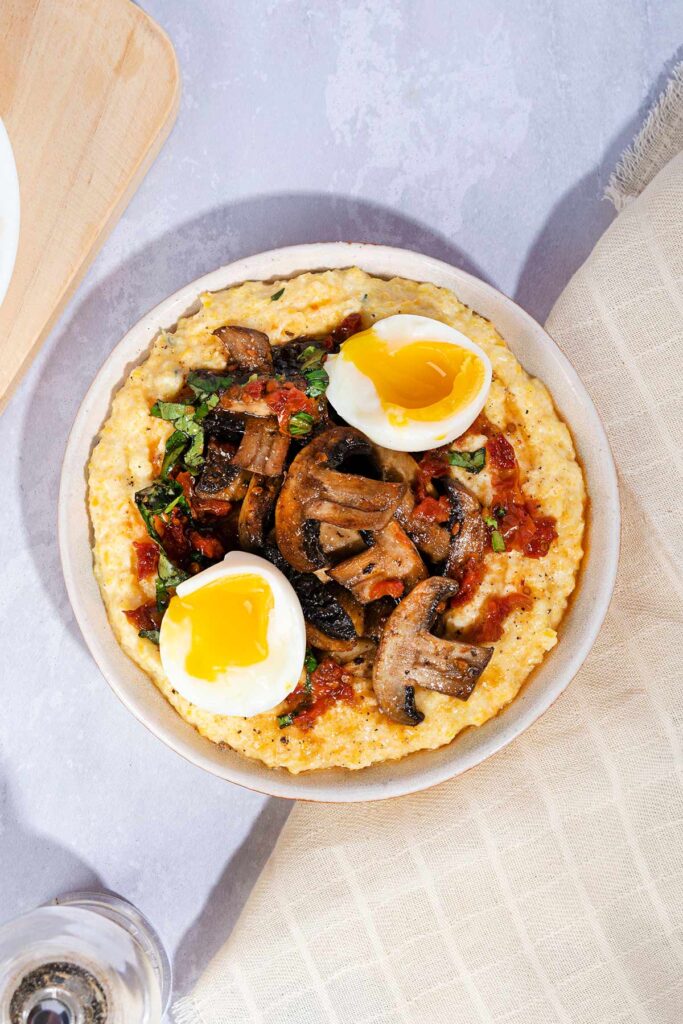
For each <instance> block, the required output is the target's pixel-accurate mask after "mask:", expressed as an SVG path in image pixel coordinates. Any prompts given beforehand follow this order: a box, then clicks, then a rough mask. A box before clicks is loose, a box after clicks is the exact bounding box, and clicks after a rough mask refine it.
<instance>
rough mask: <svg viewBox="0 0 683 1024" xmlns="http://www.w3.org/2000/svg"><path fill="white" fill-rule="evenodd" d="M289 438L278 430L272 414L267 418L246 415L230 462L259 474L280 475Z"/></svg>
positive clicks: (283, 466)
mask: <svg viewBox="0 0 683 1024" xmlns="http://www.w3.org/2000/svg"><path fill="white" fill-rule="evenodd" d="M289 440H290V439H289V438H288V437H287V436H286V435H285V434H281V433H280V431H279V430H278V425H277V420H276V419H275V417H274V416H272V417H271V418H270V419H267V420H264V419H253V418H252V417H251V416H247V417H246V422H245V427H244V436H243V438H242V441H241V443H240V446H239V448H238V449H237V452H236V454H235V457H234V459H233V460H232V464H233V466H237V467H238V468H239V469H248V470H249V471H250V472H251V473H259V474H261V476H280V475H281V474H282V471H283V469H284V468H285V459H286V458H287V452H288V450H289Z"/></svg>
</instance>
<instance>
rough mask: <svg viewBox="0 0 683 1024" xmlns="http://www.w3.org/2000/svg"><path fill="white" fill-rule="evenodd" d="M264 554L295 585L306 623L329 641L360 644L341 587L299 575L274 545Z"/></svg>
mask: <svg viewBox="0 0 683 1024" xmlns="http://www.w3.org/2000/svg"><path fill="white" fill-rule="evenodd" d="M262 554H263V556H264V557H265V558H267V559H268V561H270V562H272V563H273V565H275V566H277V568H278V569H279V570H280V571H281V572H282V573H284V575H285V576H286V577H287V579H288V580H289V582H290V583H291V584H292V587H293V588H294V591H295V593H296V596H297V597H298V598H299V602H300V604H301V610H302V611H303V613H304V618H305V619H306V622H307V623H310V625H312V626H315V627H316V628H317V629H319V630H320V632H321V633H322V634H324V635H325V636H327V637H333V638H336V639H337V640H351V641H353V642H354V643H355V642H356V641H357V640H358V633H357V631H356V626H355V625H354V619H353V616H352V614H350V613H349V610H348V608H349V606H348V602H346V600H345V598H347V597H348V596H349V595H348V594H346V593H345V592H344V590H343V589H342V588H341V587H338V586H337V584H336V583H323V582H322V580H319V579H318V577H317V576H316V575H314V574H313V573H304V572H297V570H296V569H293V568H292V566H291V565H290V564H289V562H288V561H287V560H286V559H285V558H283V557H282V555H281V554H280V552H279V551H278V549H277V548H276V546H275V545H274V544H266V546H265V547H264V548H263V551H262ZM345 605H346V607H345Z"/></svg>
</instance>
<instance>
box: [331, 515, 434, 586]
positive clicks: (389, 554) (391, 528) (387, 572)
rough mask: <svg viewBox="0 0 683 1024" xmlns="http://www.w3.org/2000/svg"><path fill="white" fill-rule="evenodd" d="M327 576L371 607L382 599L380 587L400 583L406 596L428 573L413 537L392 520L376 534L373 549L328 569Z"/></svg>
mask: <svg viewBox="0 0 683 1024" xmlns="http://www.w3.org/2000/svg"><path fill="white" fill-rule="evenodd" d="M328 575H329V576H331V577H332V579H333V580H336V581H337V583H341V585H342V586H343V587H346V588H347V589H348V590H350V591H351V593H352V594H353V595H354V597H356V598H357V599H358V600H359V601H360V602H361V604H368V602H369V601H374V600H376V599H377V598H378V597H381V596H382V595H381V594H379V593H377V586H378V584H380V583H384V582H387V581H389V580H391V581H393V580H399V581H400V582H401V583H403V588H404V589H403V593H406V594H407V593H408V591H410V590H412V589H413V587H414V586H415V584H416V583H419V581H420V580H423V579H425V577H426V576H427V569H426V568H425V565H424V562H423V561H422V559H421V558H420V555H419V554H418V551H417V548H416V547H415V545H414V544H413V542H412V541H411V539H410V537H408V535H407V534H406V533H405V532H404V531H403V530H402V529H401V527H400V526H399V525H398V523H397V522H396V521H395V520H392V521H391V522H390V523H388V524H387V525H386V526H385V527H384V529H383V530H380V531H379V532H378V533H376V534H374V544H373V545H372V547H370V548H368V549H367V550H366V551H362V552H361V553H360V554H359V555H355V556H354V557H353V558H349V559H347V561H346V562H342V563H341V564H340V565H337V566H335V567H334V569H329V570H328Z"/></svg>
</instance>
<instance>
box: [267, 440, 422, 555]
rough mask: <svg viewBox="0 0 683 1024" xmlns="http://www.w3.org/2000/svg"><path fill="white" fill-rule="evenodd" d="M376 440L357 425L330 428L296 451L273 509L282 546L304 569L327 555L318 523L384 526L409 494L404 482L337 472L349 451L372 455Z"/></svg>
mask: <svg viewBox="0 0 683 1024" xmlns="http://www.w3.org/2000/svg"><path fill="white" fill-rule="evenodd" d="M371 453H372V445H371V444H370V442H369V441H368V440H367V438H366V437H364V436H363V434H361V432H360V431H359V430H355V429H354V428H353V427H332V428H331V429H330V430H326V431H324V433H322V434H319V435H318V437H316V438H314V440H313V441H311V442H310V444H308V445H307V446H306V447H305V448H304V449H303V450H302V451H301V452H299V454H298V455H297V456H296V458H295V459H294V461H293V462H292V465H291V466H290V469H289V472H288V474H287V477H286V479H285V482H284V485H283V488H282V491H281V492H280V497H279V498H278V502H277V506H276V509H275V532H276V537H277V543H278V547H279V548H280V551H281V552H282V554H283V555H284V556H285V558H286V559H287V561H288V562H289V563H290V564H291V565H293V566H294V568H296V569H299V570H300V571H301V572H311V571H313V570H314V569H321V568H323V567H324V566H325V565H326V564H328V560H327V559H326V558H325V555H324V553H323V551H322V549H321V547H320V540H319V530H320V527H319V524H320V523H328V524H330V525H331V526H340V527H342V528H343V529H345V530H381V529H382V528H383V527H385V526H386V525H387V523H388V522H389V521H390V520H391V518H392V516H393V514H394V512H395V510H396V507H397V506H398V504H399V502H400V501H401V499H402V498H403V496H404V494H405V488H406V485H405V484H401V483H384V482H382V481H380V480H370V479H368V478H367V477H363V476H356V475H355V474H353V473H340V472H336V469H337V466H340V465H341V464H342V463H343V462H344V460H345V459H347V458H349V457H351V456H370V455H371Z"/></svg>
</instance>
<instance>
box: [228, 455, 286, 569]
mask: <svg viewBox="0 0 683 1024" xmlns="http://www.w3.org/2000/svg"><path fill="white" fill-rule="evenodd" d="M281 486H282V477H281V476H260V475H259V474H258V473H254V475H253V476H252V478H251V480H250V481H249V487H248V488H247V493H246V495H245V496H244V501H243V502H242V505H241V506H240V517H239V523H238V532H239V539H240V545H241V547H243V548H246V550H247V551H257V550H259V549H260V548H262V547H263V545H264V543H265V539H266V533H267V530H268V526H269V519H270V516H271V514H272V512H273V509H274V508H275V502H276V500H277V496H278V493H279V491H280V487H281Z"/></svg>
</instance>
